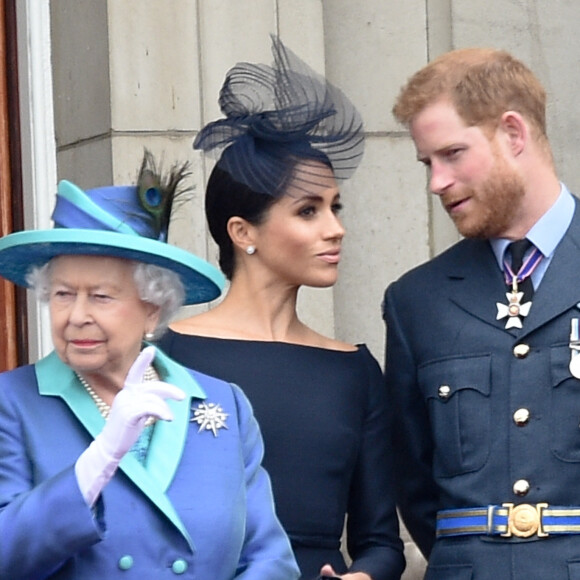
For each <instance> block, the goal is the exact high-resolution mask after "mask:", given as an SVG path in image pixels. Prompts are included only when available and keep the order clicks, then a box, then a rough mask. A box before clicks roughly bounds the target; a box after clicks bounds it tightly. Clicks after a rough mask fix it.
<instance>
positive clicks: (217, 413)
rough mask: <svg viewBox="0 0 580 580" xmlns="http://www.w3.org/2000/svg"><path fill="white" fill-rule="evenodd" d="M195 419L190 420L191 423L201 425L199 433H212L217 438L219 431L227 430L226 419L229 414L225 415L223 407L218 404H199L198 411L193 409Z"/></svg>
mask: <svg viewBox="0 0 580 580" xmlns="http://www.w3.org/2000/svg"><path fill="white" fill-rule="evenodd" d="M192 411H193V417H192V418H191V419H190V422H191V423H197V424H198V425H199V429H198V430H197V432H198V433H201V431H211V432H212V433H213V436H214V437H217V430H218V429H222V428H223V429H227V428H228V426H227V425H226V417H227V416H228V413H224V410H223V409H222V408H221V405H218V404H217V403H199V405H198V406H197V408H196V409H193V408H192Z"/></svg>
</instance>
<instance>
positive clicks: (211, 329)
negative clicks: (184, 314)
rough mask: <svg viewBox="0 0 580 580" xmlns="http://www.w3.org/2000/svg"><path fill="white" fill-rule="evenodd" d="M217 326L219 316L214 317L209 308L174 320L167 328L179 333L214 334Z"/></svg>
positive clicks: (216, 331)
mask: <svg viewBox="0 0 580 580" xmlns="http://www.w3.org/2000/svg"><path fill="white" fill-rule="evenodd" d="M219 326H220V322H219V318H218V319H216V316H215V315H214V314H213V312H212V311H211V310H210V311H208V312H202V313H201V314H195V315H194V316H189V317H188V318H182V319H181V320H176V321H175V322H172V323H171V324H170V325H169V328H171V330H174V331H175V332H178V333H180V334H195V335H200V336H216V335H217V334H219V332H218V329H219Z"/></svg>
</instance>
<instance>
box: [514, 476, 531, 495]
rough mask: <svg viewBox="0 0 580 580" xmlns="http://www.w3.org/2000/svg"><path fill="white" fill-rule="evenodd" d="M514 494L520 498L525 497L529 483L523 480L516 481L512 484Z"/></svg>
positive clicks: (528, 489)
mask: <svg viewBox="0 0 580 580" xmlns="http://www.w3.org/2000/svg"><path fill="white" fill-rule="evenodd" d="M513 490H514V493H515V494H516V495H519V496H520V497H522V496H524V495H526V494H527V493H528V491H530V482H529V481H526V480H525V479H518V480H517V481H516V482H515V483H514V487H513Z"/></svg>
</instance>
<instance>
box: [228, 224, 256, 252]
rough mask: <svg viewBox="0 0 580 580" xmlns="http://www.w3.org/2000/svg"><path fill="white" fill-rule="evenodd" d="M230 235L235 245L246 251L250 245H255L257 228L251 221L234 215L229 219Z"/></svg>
mask: <svg viewBox="0 0 580 580" xmlns="http://www.w3.org/2000/svg"><path fill="white" fill-rule="evenodd" d="M227 229H228V235H229V236H230V239H231V240H232V243H233V245H234V246H236V247H238V248H240V249H241V250H243V251H244V252H245V251H246V249H247V248H248V246H253V245H254V242H255V240H254V237H255V231H254V230H255V228H254V226H252V224H251V223H250V222H248V221H247V220H245V219H244V218H241V217H239V216H233V217H231V218H230V219H229V220H228V225H227Z"/></svg>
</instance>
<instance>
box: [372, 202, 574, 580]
mask: <svg viewBox="0 0 580 580" xmlns="http://www.w3.org/2000/svg"><path fill="white" fill-rule="evenodd" d="M498 302H499V303H506V285H505V282H504V279H503V276H502V273H501V271H500V269H499V268H498V265H497V261H496V259H495V257H494V255H493V252H492V249H491V247H490V245H489V242H487V241H485V240H463V241H461V242H459V243H458V244H456V245H455V246H453V247H452V248H451V249H449V250H448V251H446V252H445V253H443V254H441V255H440V256H439V257H437V258H435V259H433V260H431V261H430V262H428V263H426V264H424V265H422V266H420V267H418V268H416V269H414V270H412V271H410V272H409V273H407V274H406V275H404V276H403V277H402V278H401V279H400V280H399V281H397V282H395V283H393V284H391V286H390V287H389V288H388V289H387V292H386V294H385V301H384V312H383V313H384V319H385V322H386V324H387V356H386V380H387V384H388V387H389V389H390V393H391V396H392V399H393V404H394V406H395V417H396V425H395V443H396V460H397V471H398V474H397V480H398V487H399V491H398V497H399V506H400V509H401V513H402V516H403V518H404V521H405V523H406V525H407V527H408V528H409V530H410V532H411V534H412V535H413V537H414V538H415V540H416V541H417V543H418V545H419V546H420V548H421V550H422V551H423V553H424V554H425V555H427V556H430V560H429V568H428V571H427V576H426V578H428V579H437V580H468V579H471V578H475V579H476V580H510V579H521V580H524V579H525V580H529V579H536V578H537V579H542V580H544V579H546V580H547V579H550V580H560V579H561V580H564V579H566V580H570V579H576V580H578V579H580V533H578V534H564V535H558V534H552V533H550V534H548V535H547V537H545V536H544V535H543V534H542V533H541V532H542V530H541V525H540V530H539V531H540V533H539V534H538V533H534V534H532V535H531V536H530V537H527V538H526V537H521V536H516V535H514V534H512V535H511V536H510V537H506V536H507V534H506V535H505V536H501V535H494V536H491V535H485V534H479V535H464V536H453V537H446V538H443V539H438V540H436V539H435V525H436V514H437V512H438V511H439V510H448V509H458V508H472V507H482V506H488V505H500V506H501V505H503V504H513V505H514V506H517V505H520V504H529V505H530V506H531V513H532V514H533V513H534V510H536V513H538V512H537V506H538V504H540V505H544V504H548V505H549V506H565V507H575V506H576V507H579V506H580V379H578V378H575V377H574V376H572V374H571V372H570V369H569V363H570V360H571V357H572V349H571V348H570V331H571V325H572V321H573V320H574V319H578V318H580V213H579V210H578V204H576V209H575V213H574V217H573V220H572V223H571V225H570V227H569V229H568V231H567V233H566V234H565V236H564V238H563V239H562V241H561V242H560V244H559V245H558V247H557V249H556V251H555V254H554V256H553V259H552V261H551V263H550V265H549V267H548V269H547V271H546V273H545V275H544V278H543V280H542V283H541V284H540V286H539V288H538V289H537V291H536V293H535V295H534V298H533V304H532V308H531V310H530V313H529V315H528V316H527V318H525V320H524V322H523V328H522V329H521V330H520V329H517V328H509V329H506V320H505V319H501V320H497V313H498V308H497V306H496V303H498ZM579 509H580V507H579ZM579 515H580V512H579ZM578 531H579V532H580V526H579V527H578Z"/></svg>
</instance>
